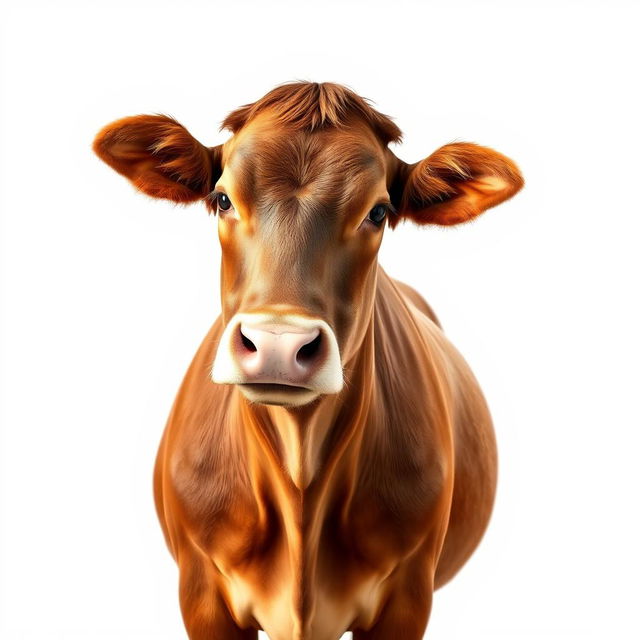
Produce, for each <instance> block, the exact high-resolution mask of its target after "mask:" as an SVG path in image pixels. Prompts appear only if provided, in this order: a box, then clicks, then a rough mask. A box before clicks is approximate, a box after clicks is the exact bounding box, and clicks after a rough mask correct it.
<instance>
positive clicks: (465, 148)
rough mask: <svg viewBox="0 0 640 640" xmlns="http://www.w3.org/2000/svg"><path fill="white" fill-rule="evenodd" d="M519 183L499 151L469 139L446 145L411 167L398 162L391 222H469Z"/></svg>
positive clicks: (511, 165)
mask: <svg viewBox="0 0 640 640" xmlns="http://www.w3.org/2000/svg"><path fill="white" fill-rule="evenodd" d="M396 160H397V159H396ZM523 184H524V180H523V178H522V176H521V174H520V171H519V169H518V167H517V166H516V165H515V163H514V162H513V161H512V160H510V159H509V158H507V157H506V156H503V155H502V154H501V153H498V152H497V151H494V150H493V149H489V148H487V147H481V146H479V145H477V144H473V143H470V142H456V143H452V144H448V145H445V146H444V147H441V148H440V149H438V150H437V151H436V152H435V153H432V154H431V155H430V156H429V157H428V158H425V159H424V160H421V161H420V162H416V163H415V164H412V165H409V164H406V163H405V162H402V160H397V164H396V169H395V176H394V179H393V183H392V185H391V197H392V200H394V205H395V206H396V209H397V213H398V214H397V215H396V216H392V217H391V218H390V224H391V226H392V227H394V226H395V225H396V224H397V223H398V222H399V221H400V220H403V219H411V220H413V221H414V222H417V223H418V224H438V225H454V224H460V223H462V222H468V221H469V220H472V219H473V218H475V217H476V216H478V215H480V214H481V213H482V212H483V211H486V210H487V209H489V208H490V207H495V206H496V205H497V204H500V203H501V202H504V201H505V200H507V199H508V198H510V197H511V196H513V195H514V194H515V193H517V192H518V191H519V190H520V188H521V187H522V185H523Z"/></svg>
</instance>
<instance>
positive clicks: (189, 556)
mask: <svg viewBox="0 0 640 640" xmlns="http://www.w3.org/2000/svg"><path fill="white" fill-rule="evenodd" d="M178 558H179V565H180V607H181V609H182V618H183V620H184V625H185V627H186V629H187V634H188V636H189V639H190V640H257V638H258V632H257V631H256V630H255V629H241V628H240V627H239V626H238V625H237V624H236V623H235V620H234V619H233V617H232V615H231V613H230V612H229V609H228V607H227V604H226V602H225V601H224V598H223V597H222V595H221V594H220V591H219V589H218V587H217V586H216V584H215V583H214V581H213V579H212V572H213V568H212V566H211V561H210V560H209V559H208V558H206V557H205V556H203V555H202V554H201V553H199V552H198V551H197V550H188V551H187V550H186V549H181V550H180V554H179V555H178Z"/></svg>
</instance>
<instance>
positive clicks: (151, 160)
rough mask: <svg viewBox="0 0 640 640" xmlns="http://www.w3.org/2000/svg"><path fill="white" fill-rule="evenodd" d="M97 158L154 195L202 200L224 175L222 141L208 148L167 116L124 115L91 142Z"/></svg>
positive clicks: (148, 193) (185, 201) (181, 199)
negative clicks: (125, 116) (124, 116)
mask: <svg viewBox="0 0 640 640" xmlns="http://www.w3.org/2000/svg"><path fill="white" fill-rule="evenodd" d="M93 150H94V151H95V153H96V154H97V155H98V157H99V158H100V159H101V160H103V161H104V162H106V163H107V164H108V165H109V166H110V167H112V168H113V169H115V170H116V171H117V172H118V173H120V174H122V175H123V176H125V177H126V178H128V179H129V180H130V181H131V182H132V183H133V184H134V185H135V186H136V187H137V188H138V189H140V191H143V192H144V193H146V194H147V195H149V196H152V197H154V198H165V199H167V200H172V201H173V202H180V203H188V202H195V201H197V200H201V199H202V198H204V197H205V196H207V195H208V194H209V193H210V192H211V191H212V189H213V185H215V183H216V181H217V180H218V178H219V177H220V174H221V172H222V169H221V155H222V145H219V146H217V147H205V146H204V145H203V144H201V143H200V142H198V141H197V140H196V139H195V138H194V137H193V136H192V135H191V134H190V133H189V132H188V131H187V130H186V129H185V128H184V127H183V126H182V125H181V124H180V123H178V122H176V121H175V120H174V119H173V118H169V117H168V116H164V115H141V116H132V117H129V118H122V119H121V120H117V121H115V122H112V123H111V124H109V125H107V126H106V127H104V128H103V129H102V130H101V131H100V132H99V133H98V135H97V136H96V138H95V140H94V142H93Z"/></svg>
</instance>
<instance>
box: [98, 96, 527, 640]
mask: <svg viewBox="0 0 640 640" xmlns="http://www.w3.org/2000/svg"><path fill="white" fill-rule="evenodd" d="M224 126H225V127H227V128H229V129H231V130H232V132H233V133H234V135H233V136H232V137H231V138H230V140H229V141H227V142H226V143H225V144H224V145H220V146H218V147H214V148H206V147H204V146H203V145H201V144H200V143H198V142H197V141H195V140H194V139H193V138H192V137H191V136H190V135H189V134H188V133H187V132H186V130H185V129H184V128H182V127H181V125H179V124H178V123H176V122H175V121H173V120H171V119H169V118H165V117H164V116H137V117H135V118H127V119H124V120H120V121H118V122H116V123H114V124H113V125H110V126H108V127H106V128H105V129H103V131H102V132H101V133H100V134H99V135H98V138H97V139H96V142H95V146H94V148H95V150H96V152H97V153H98V155H99V156H100V157H101V158H102V159H103V160H105V161H106V162H107V163H108V164H110V165H111V166H112V167H113V168H114V169H116V170H117V171H118V172H120V173H122V174H123V175H125V176H126V177H127V178H129V179H130V180H131V181H132V182H133V183H134V184H135V185H136V186H137V187H138V188H139V189H141V190H143V191H144V192H146V193H148V194H149V195H153V196H156V197H164V198H169V199H171V200H174V201H176V202H189V201H193V200H196V199H203V200H204V201H205V202H206V203H207V206H209V207H210V208H211V209H213V208H214V207H215V198H213V197H212V196H211V192H212V191H213V190H214V188H215V191H216V192H224V193H226V194H227V195H228V196H229V198H230V199H231V201H232V203H233V212H234V213H233V215H231V214H229V213H228V212H227V213H221V214H220V219H219V221H218V225H219V235H220V240H221V244H222V249H223V251H222V274H221V293H222V314H221V317H220V318H218V320H217V321H216V322H215V324H214V325H213V327H212V329H211V331H210V332H209V334H208V335H207V336H206V337H205V340H204V341H203V343H202V346H201V347H200V349H199V350H198V353H197V354H196V356H195V358H194V361H193V363H192V365H191V367H190V368H189V371H188V372H187V375H186V377H185V380H184V382H183V384H182V387H181V389H180V392H179V393H178V396H177V398H176V401H175V404H174V407H173V410H172V412H171V415H170V417H169V421H168V424H167V427H166V430H165V433H164V436H163V439H162V443H161V445H160V450H159V452H158V458H157V464H156V469H155V482H154V487H155V498H156V506H157V509H158V515H159V518H160V522H161V525H162V527H163V531H164V533H165V536H166V539H167V543H168V545H169V548H170V550H171V552H172V553H173V555H174V557H175V558H176V561H177V562H178V565H179V567H180V602H181V606H182V612H183V617H184V620H185V625H186V627H187V630H188V633H189V637H190V638H192V640H205V639H206V640H211V639H214V638H219V639H221V640H222V639H224V640H226V639H229V638H238V639H241V638H242V639H246V640H249V639H253V640H255V638H256V637H257V630H258V629H260V628H263V629H265V630H266V631H267V632H268V633H269V635H270V637H271V638H272V640H290V639H294V640H335V639H336V638H338V637H339V636H340V635H341V634H342V633H343V632H344V631H346V630H349V629H352V630H353V631H354V638H355V639H356V640H372V639H382V638H384V639H392V638H402V639H403V640H418V639H419V638H421V637H422V635H423V633H424V629H425V627H426V624H427V621H428V617H429V613H430V609H431V599H432V593H433V591H434V589H435V588H437V587H438V586H440V585H442V584H444V583H445V582H446V581H447V580H449V579H450V578H451V577H452V576H453V575H454V574H455V573H456V572H457V571H458V570H459V569H460V567H461V566H462V565H463V564H464V562H465V561H466V560H467V558H468V557H469V555H470V554H471V553H472V552H473V550H474V549H475V547H476V546H477V544H478V542H479V540H480V538H481V537H482V534H483V532H484V530H485V528H486V526H487V522H488V519H489V515H490V513H491V508H492V504H493V497H494V491H495V483H496V451H495V442H494V436H493V429H492V425H491V419H490V417H489V413H488V410H487V407H486V404H485V401H484V399H483V396H482V393H481V391H480V389H479V386H478V384H477V382H476V380H475V378H474V377H473V374H472V373H471V371H470V370H469V368H468V366H467V365H466V363H465V362H464V360H463V359H462V357H461V356H460V355H459V354H458V352H457V351H456V350H455V348H454V347H453V346H452V345H451V344H450V343H449V342H448V340H447V339H446V338H445V336H444V334H443V333H442V331H441V329H440V327H439V324H438V323H437V319H436V317H435V315H434V314H433V311H432V310H431V308H430V307H429V305H428V304H427V303H426V302H425V301H424V300H423V299H422V298H421V297H420V295H419V294H418V293H417V292H416V291H415V290H413V289H411V288H410V287H408V286H407V285H404V284H402V283H398V282H395V281H394V280H392V279H391V278H389V277H388V276H387V275H386V273H385V272H384V271H383V270H382V269H381V268H380V267H379V266H378V263H377V251H378V248H379V246H380V242H381V240H382V235H383V231H384V224H383V225H381V226H378V225H375V224H373V223H372V222H371V221H369V219H368V216H367V214H368V212H369V211H370V210H371V208H372V207H374V206H375V205H376V204H379V203H385V204H387V205H388V206H389V211H390V213H389V217H388V220H389V223H390V225H391V226H394V225H395V224H396V223H397V222H398V221H399V220H402V219H411V220H413V221H415V222H418V223H420V224H426V223H433V224H456V223H459V222H464V221H466V220H469V219H471V218H472V217H474V216H476V215H478V214H479V213H481V212H482V211H484V210H485V209H486V208H488V207H491V206H494V205H496V204H498V203H499V202H502V201H503V200H505V199H506V198H508V197H510V196H511V195H513V194H514V193H515V192H516V191H517V190H518V189H519V188H520V187H521V186H522V178H521V177H520V174H519V172H518V170H517V168H516V167H515V165H514V164H513V163H512V162H511V161H510V160H509V159H507V158H505V157H504V156H502V155H500V154H498V153H496V152H495V151H492V150H490V149H487V148H484V147H479V146H477V145H471V144H465V143H457V144H451V145H447V146H445V147H443V148H442V149H440V150H438V151H436V152H435V153H434V154H432V155H431V156H429V157H428V158H426V159H425V160H423V161H421V162H419V163H416V164H415V165H407V164H405V163H404V162H402V161H401V160H399V159H398V158H396V157H395V155H393V154H392V153H391V151H390V150H389V149H388V147H387V143H388V142H389V141H391V140H397V139H399V136H400V132H399V130H398V129H397V127H396V126H395V125H394V124H393V123H392V122H391V121H390V120H389V119H388V118H387V117H386V116H382V115H381V114H378V113H377V112H376V111H375V110H374V109H373V108H372V107H371V106H370V105H369V104H368V103H367V102H366V101H364V100H363V99H361V98H359V97H358V96H356V95H355V94H353V93H352V92H351V91H349V90H347V89H344V88H343V87H339V86H338V85H330V84H320V85H319V84H315V83H297V84H289V85H284V86H282V87H278V88H276V89H275V90H274V91H272V92H270V93H269V94H267V96H265V97H264V98H262V99H261V100H259V101H257V102H255V103H253V104H251V105H247V106H246V107H242V108H241V109H239V110H237V111H235V112H233V113H232V114H230V116H228V117H227V119H226V120H225V122H224ZM394 209H395V211H394ZM274 309H277V310H279V312H282V313H284V312H294V313H298V314H302V315H305V316H309V317H312V318H320V319H323V320H324V321H326V322H327V323H328V325H329V326H330V327H331V328H332V330H333V332H334V333H335V336H336V339H337V342H338V345H339V349H340V354H341V360H342V366H343V372H344V378H345V386H344V388H343V390H342V391H341V392H340V393H338V394H334V395H325V396H320V397H318V398H317V399H316V400H314V401H313V402H310V403H309V404H307V405H304V406H300V407H289V408H288V407H284V406H273V405H259V404H250V403H249V402H248V401H247V400H246V399H245V398H244V396H243V395H242V394H241V393H240V392H239V390H238V388H237V386H234V385H216V384H214V383H213V382H211V379H210V377H209V369H210V367H211V363H212V361H213V359H214V356H215V354H216V350H217V346H218V341H219V340H220V336H221V334H222V331H223V329H224V327H225V326H226V324H227V323H228V322H229V320H230V318H232V317H233V316H234V315H235V314H237V313H239V312H243V313H247V312H249V313H251V312H257V311H266V310H274Z"/></svg>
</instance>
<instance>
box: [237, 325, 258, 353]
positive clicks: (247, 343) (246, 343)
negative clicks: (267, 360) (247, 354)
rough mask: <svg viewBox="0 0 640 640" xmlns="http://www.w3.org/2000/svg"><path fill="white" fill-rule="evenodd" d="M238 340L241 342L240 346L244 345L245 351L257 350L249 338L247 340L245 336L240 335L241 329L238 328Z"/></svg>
mask: <svg viewBox="0 0 640 640" xmlns="http://www.w3.org/2000/svg"><path fill="white" fill-rule="evenodd" d="M240 339H241V340H242V344H243V345H244V347H245V349H247V350H248V351H257V350H258V348H257V347H256V345H255V344H253V342H251V340H249V338H247V336H245V335H244V333H242V328H240Z"/></svg>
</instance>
